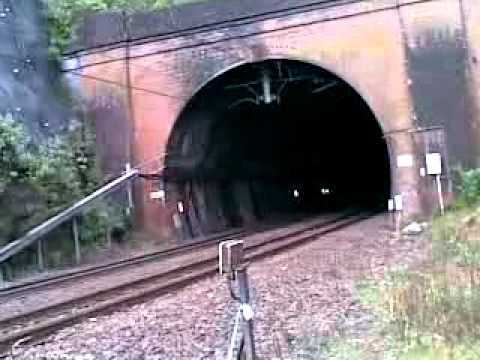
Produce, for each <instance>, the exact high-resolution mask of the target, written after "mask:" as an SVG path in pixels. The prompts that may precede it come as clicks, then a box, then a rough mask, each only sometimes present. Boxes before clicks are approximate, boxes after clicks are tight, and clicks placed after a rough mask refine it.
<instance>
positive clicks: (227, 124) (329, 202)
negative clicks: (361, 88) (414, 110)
mask: <svg viewBox="0 0 480 360" xmlns="http://www.w3.org/2000/svg"><path fill="white" fill-rule="evenodd" d="M167 154H168V155H167V159H166V167H165V171H164V180H165V188H166V194H167V199H170V200H172V201H173V202H174V203H175V204H176V207H177V209H176V210H175V211H177V212H178V216H179V217H180V218H181V220H182V223H183V226H184V227H185V228H186V229H188V231H187V233H188V236H198V235H201V234H207V233H210V232H214V231H219V230H223V229H227V228H229V227H237V226H243V225H246V224H249V223H252V222H256V221H267V222H268V221H273V222H275V221H282V220H290V219H292V220H293V219H295V218H297V217H303V216H306V215H309V214H316V213H321V212H333V211H341V210H343V209H350V208H352V209H353V208H355V209H357V208H358V209H363V208H375V207H379V206H385V204H386V203H387V199H388V198H389V195H390V162H389V155H388V149H387V145H386V142H385V140H384V138H383V133H382V130H381V128H380V126H379V124H378V121H377V119H376V118H375V116H374V114H373V113H372V111H371V110H370V109H369V107H368V106H367V104H366V103H365V102H364V100H363V99H362V98H361V96H360V95H359V94H358V93H357V92H356V91H355V90H354V89H353V88H352V87H351V86H349V85H348V84H347V83H346V82H344V81H343V80H341V79H340V78H338V77H337V76H335V75H334V74H332V73H330V72H328V71H325V70H324V69H322V68H320V67H317V66H314V65H311V64H307V63H303V62H299V61H291V60H267V61H262V62H257V63H250V64H245V65H241V66H239V67H237V68H234V69H232V70H229V71H227V72H226V73H224V74H223V75H221V76H219V77H217V78H215V79H213V80H212V81H210V82H209V83H208V84H207V85H206V86H204V87H203V88H202V89H201V90H200V91H199V92H198V93H197V94H196V95H195V96H194V97H193V98H192V99H191V101H190V102H189V103H188V104H187V106H186V107H185V109H184V111H183V112H182V114H181V115H180V117H179V118H178V120H177V122H176V125H175V127H174V129H173V132H172V135H171V137H170V141H169V144H168V149H167Z"/></svg>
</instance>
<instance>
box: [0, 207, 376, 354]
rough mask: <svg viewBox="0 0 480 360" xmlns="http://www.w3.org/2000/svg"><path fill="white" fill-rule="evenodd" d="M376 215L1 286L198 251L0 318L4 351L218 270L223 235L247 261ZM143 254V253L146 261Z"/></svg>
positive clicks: (53, 281)
mask: <svg viewBox="0 0 480 360" xmlns="http://www.w3.org/2000/svg"><path fill="white" fill-rule="evenodd" d="M372 215H373V213H360V214H355V213H348V214H340V215H337V216H333V217H332V218H329V219H327V220H322V221H318V220H317V221H310V222H305V223H302V224H303V225H302V226H293V227H292V228H291V229H290V228H288V229H287V230H286V231H282V232H278V231H277V232H276V231H267V232H266V233H265V234H263V233H259V234H255V235H246V234H245V233H242V232H236V233H232V234H229V235H227V236H224V237H220V238H210V239H208V240H206V241H204V242H202V243H197V244H191V245H190V246H185V247H181V248H178V249H172V250H168V251H167V252H159V253H156V254H149V255H147V257H146V258H145V257H139V258H135V259H129V261H127V260H125V261H122V262H116V263H111V264H109V265H104V266H101V267H97V268H90V269H85V270H83V271H79V272H76V273H71V274H66V275H64V276H57V277H52V278H49V279H45V280H44V281H42V282H41V283H33V282H32V283H29V284H24V285H23V287H22V286H19V287H16V288H11V289H7V292H3V293H2V292H0V301H2V298H8V297H11V296H16V295H19V294H25V293H28V292H29V291H38V289H40V288H42V287H52V286H65V284H69V283H70V282H71V281H75V280H78V279H86V278H88V277H91V276H96V275H98V274H99V273H102V272H103V273H106V272H109V271H118V270H120V269H125V268H131V267H132V266H133V265H137V266H141V264H142V263H143V264H144V263H145V262H151V261H154V260H159V259H161V258H162V257H175V256H177V257H179V256H182V255H185V254H187V253H189V254H190V255H192V253H193V252H195V255H194V256H190V258H188V259H186V260H185V261H183V262H182V261H179V262H178V265H177V266H174V267H171V268H170V269H167V270H165V271H160V272H158V273H155V274H151V275H148V276H145V277H141V278H138V279H127V281H124V282H122V283H116V284H113V285H112V286H109V287H105V288H102V289H99V290H97V291H94V292H90V293H88V294H84V295H82V296H78V297H75V298H73V299H70V300H67V301H60V302H57V303H52V304H49V305H47V306H43V307H40V308H37V309H35V310H32V311H28V312H24V313H21V314H16V315H13V316H11V317H8V318H3V319H0V354H5V353H7V352H8V351H9V350H10V348H11V346H12V345H13V344H15V343H19V342H22V343H24V342H31V343H32V342H33V343H35V342H38V341H39V340H41V339H42V338H43V337H45V336H46V335H48V334H50V333H52V332H55V331H57V330H59V329H61V328H63V327H66V326H68V325H71V324H73V323H76V322H78V321H80V320H82V319H86V318H91V317H93V316H95V315H98V314H100V313H101V314H104V313H109V312H113V311H116V310H118V309H119V308H121V307H122V306H126V305H131V304H135V303H139V302H142V301H144V300H147V299H149V298H153V297H155V296H158V295H160V294H162V293H166V292H169V291H172V290H175V289H177V288H179V287H182V286H185V285H187V284H189V283H192V282H193V281H196V280H199V279H201V278H203V277H206V276H209V275H212V274H214V273H215V272H216V271H217V269H218V263H217V256H218V254H217V251H218V247H217V244H218V242H219V241H223V240H225V239H232V238H244V240H245V251H246V258H247V260H248V261H254V260H256V259H259V258H262V257H265V256H269V255H272V254H274V253H276V252H279V251H283V250H286V249H288V248H291V247H294V246H298V245H300V244H303V243H305V242H308V241H311V240H313V239H315V238H317V237H318V236H320V235H323V234H327V233H330V232H333V231H336V230H339V229H341V228H343V227H346V226H349V225H352V224H354V223H357V222H359V221H362V220H364V219H367V218H369V217H371V216H372ZM141 258H144V259H143V260H144V261H143V262H142V259H141ZM0 357H1V355H0Z"/></svg>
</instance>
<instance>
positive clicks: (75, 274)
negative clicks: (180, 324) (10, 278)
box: [0, 229, 244, 299]
mask: <svg viewBox="0 0 480 360" xmlns="http://www.w3.org/2000/svg"><path fill="white" fill-rule="evenodd" d="M243 234H244V231H242V230H240V229H237V230H232V231H228V232H222V233H219V234H215V235H213V236H208V237H204V238H201V239H197V240H196V241H195V242H192V243H189V244H184V245H180V246H175V247H171V248H168V249H164V250H159V251H154V252H151V253H147V254H143V255H139V256H135V257H131V258H127V259H121V260H118V261H112V262H108V263H105V264H101V265H96V266H89V267H86V268H82V269H79V270H78V269H77V270H73V271H68V272H65V273H61V274H57V275H53V276H47V277H45V278H41V279H39V280H33V281H28V282H23V283H19V284H15V285H12V286H7V287H5V288H0V299H4V298H5V297H6V296H11V295H15V296H17V295H19V294H22V293H25V292H27V291H30V290H38V289H39V288H46V287H51V286H54V285H60V284H63V283H66V282H69V281H72V280H80V279H82V278H86V277H89V276H92V275H99V274H101V273H104V272H108V271H112V270H116V269H123V268H126V267H130V266H133V265H138V264H142V263H146V262H150V261H154V260H158V259H160V258H162V257H166V256H171V255H176V254H181V253H183V252H186V251H188V250H191V249H197V248H198V247H199V246H202V245H208V244H212V243H217V242H218V241H219V240H227V239H230V238H232V237H237V236H240V235H243Z"/></svg>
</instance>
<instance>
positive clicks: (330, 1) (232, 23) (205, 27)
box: [63, 0, 365, 57]
mask: <svg viewBox="0 0 480 360" xmlns="http://www.w3.org/2000/svg"><path fill="white" fill-rule="evenodd" d="M362 1H365V0H321V1H316V2H311V3H308V4H302V5H297V6H291V7H288V8H282V9H278V10H270V11H264V12H260V13H256V14H251V15H244V16H239V17H236V18H233V19H227V20H221V21H216V22H211V23H207V24H202V25H196V26H191V27H188V28H185V29H181V30H175V31H169V32H160V33H155V34H150V35H145V36H139V37H136V38H130V39H125V38H124V39H122V40H117V41H112V42H108V43H104V44H100V45H96V46H91V47H84V48H82V49H77V50H73V51H68V52H65V53H64V54H63V55H64V56H67V57H68V56H74V55H76V54H80V53H84V52H91V51H100V52H103V51H109V50H114V49H117V48H119V47H123V46H124V44H125V43H126V42H129V41H131V42H135V43H136V44H138V45H141V44H142V43H143V41H145V43H148V42H151V40H152V39H155V40H154V41H157V40H166V39H169V38H175V37H178V36H186V35H188V36H192V35H197V34H201V33H203V32H209V31H212V30H221V29H222V28H227V27H228V28H232V27H237V26H244V25H250V24H254V23H256V22H260V21H265V20H272V19H279V18H281V17H284V16H290V15H295V14H296V13H298V12H301V13H305V12H308V11H315V10H317V7H318V6H322V8H330V7H335V6H339V5H348V4H352V3H358V2H362ZM309 8H312V9H309ZM168 10H171V9H168ZM272 15H277V16H273V17H272ZM248 20H251V21H249V22H246V21H248ZM127 38H128V36H127Z"/></svg>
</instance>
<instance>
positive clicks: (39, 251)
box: [37, 239, 45, 271]
mask: <svg viewBox="0 0 480 360" xmlns="http://www.w3.org/2000/svg"><path fill="white" fill-rule="evenodd" d="M37 262H38V270H40V271H43V270H44V269H45V262H44V259H43V240H42V239H39V240H38V241H37Z"/></svg>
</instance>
